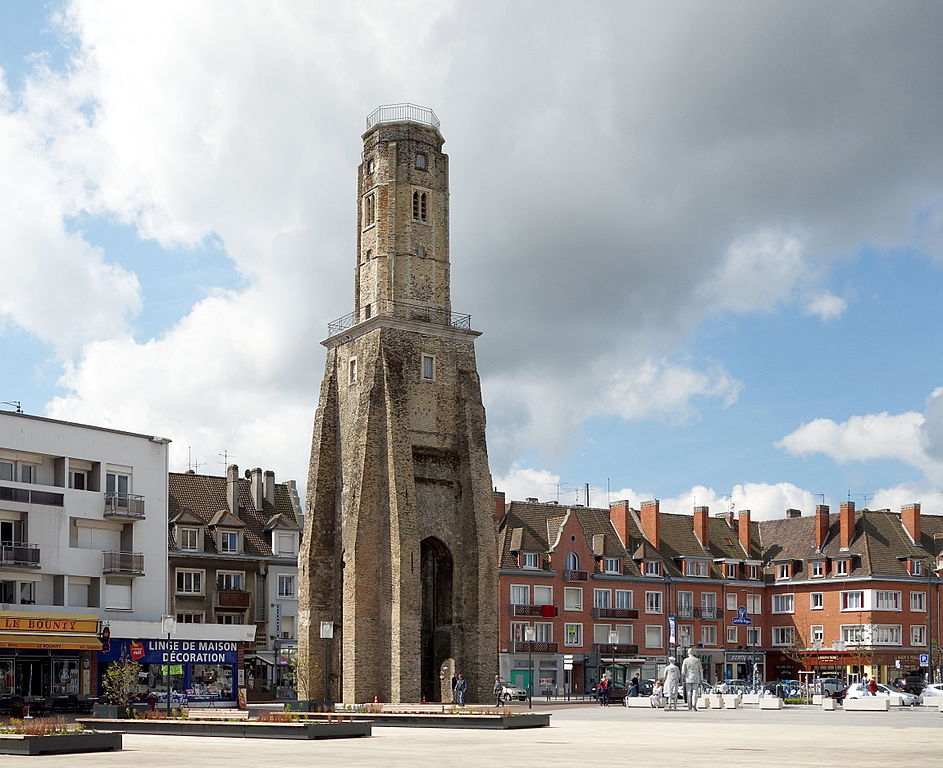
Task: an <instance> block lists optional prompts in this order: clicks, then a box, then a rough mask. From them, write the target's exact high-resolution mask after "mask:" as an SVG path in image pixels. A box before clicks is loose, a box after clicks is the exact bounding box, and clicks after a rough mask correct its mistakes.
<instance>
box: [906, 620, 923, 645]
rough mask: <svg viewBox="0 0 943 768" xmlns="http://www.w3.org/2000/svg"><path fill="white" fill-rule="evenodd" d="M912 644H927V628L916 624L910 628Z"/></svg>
mask: <svg viewBox="0 0 943 768" xmlns="http://www.w3.org/2000/svg"><path fill="white" fill-rule="evenodd" d="M910 644H911V645H926V644H927V628H926V627H925V626H924V625H923V624H914V625H912V626H911V627H910Z"/></svg>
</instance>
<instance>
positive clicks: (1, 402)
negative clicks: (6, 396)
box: [0, 400, 23, 413]
mask: <svg viewBox="0 0 943 768" xmlns="http://www.w3.org/2000/svg"><path fill="white" fill-rule="evenodd" d="M0 405H12V406H13V408H14V409H15V411H16V413H23V403H21V402H20V401H19V400H0Z"/></svg>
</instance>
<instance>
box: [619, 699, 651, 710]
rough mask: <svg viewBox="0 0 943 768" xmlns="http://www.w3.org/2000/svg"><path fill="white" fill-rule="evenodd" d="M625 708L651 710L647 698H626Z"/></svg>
mask: <svg viewBox="0 0 943 768" xmlns="http://www.w3.org/2000/svg"><path fill="white" fill-rule="evenodd" d="M625 706H627V707H634V708H637V709H651V708H652V704H651V702H650V701H649V700H648V696H626V697H625Z"/></svg>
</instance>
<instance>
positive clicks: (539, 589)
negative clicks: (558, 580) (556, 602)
mask: <svg viewBox="0 0 943 768" xmlns="http://www.w3.org/2000/svg"><path fill="white" fill-rule="evenodd" d="M534 605H553V587H547V586H543V585H540V586H538V585H535V586H534Z"/></svg>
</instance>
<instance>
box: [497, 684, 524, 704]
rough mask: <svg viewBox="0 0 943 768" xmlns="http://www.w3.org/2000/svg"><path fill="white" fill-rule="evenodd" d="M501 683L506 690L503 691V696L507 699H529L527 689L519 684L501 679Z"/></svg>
mask: <svg viewBox="0 0 943 768" xmlns="http://www.w3.org/2000/svg"><path fill="white" fill-rule="evenodd" d="M501 685H502V686H503V688H504V690H503V691H502V692H501V698H502V699H504V700H505V701H510V700H511V699H517V700H518V701H527V691H525V690H524V689H523V688H521V687H520V686H519V685H514V684H513V683H507V682H505V681H504V680H502V681H501Z"/></svg>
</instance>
